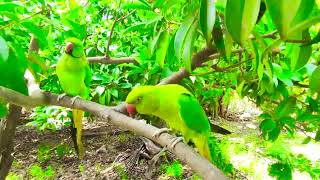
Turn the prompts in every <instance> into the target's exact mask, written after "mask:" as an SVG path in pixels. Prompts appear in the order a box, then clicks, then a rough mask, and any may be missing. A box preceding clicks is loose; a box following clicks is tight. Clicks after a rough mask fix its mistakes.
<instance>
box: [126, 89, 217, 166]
mask: <svg viewBox="0 0 320 180" xmlns="http://www.w3.org/2000/svg"><path fill="white" fill-rule="evenodd" d="M126 103H127V111H128V113H129V115H133V114H135V113H136V112H138V113H141V114H149V115H154V116H157V117H159V118H161V119H163V120H164V121H165V122H166V124H167V125H168V126H169V128H171V129H172V130H175V131H179V132H180V133H181V134H182V135H183V137H184V139H185V140H186V142H188V141H189V140H192V141H193V143H194V144H195V146H196V147H197V149H198V150H199V153H200V154H201V155H202V156H204V157H205V158H206V159H208V160H209V161H210V162H211V161H212V158H211V154H210V149H209V137H210V133H211V128H210V124H209V121H208V118H207V116H206V114H205V112H204V110H203V109H202V107H201V105H200V103H199V102H198V100H197V99H196V98H195V97H194V96H193V95H192V94H191V93H190V92H189V91H188V90H187V89H185V88H184V87H182V86H180V85H176V84H168V85H160V86H139V87H137V88H134V89H133V90H132V91H131V92H130V93H129V94H128V96H127V98H126ZM167 130H168V129H166V128H163V129H160V130H159V131H158V132H156V133H155V134H154V136H159V135H160V134H161V133H163V132H165V131H167ZM179 141H181V138H178V139H175V140H174V141H173V142H171V145H170V146H171V148H173V147H174V146H175V144H176V143H177V142H179Z"/></svg>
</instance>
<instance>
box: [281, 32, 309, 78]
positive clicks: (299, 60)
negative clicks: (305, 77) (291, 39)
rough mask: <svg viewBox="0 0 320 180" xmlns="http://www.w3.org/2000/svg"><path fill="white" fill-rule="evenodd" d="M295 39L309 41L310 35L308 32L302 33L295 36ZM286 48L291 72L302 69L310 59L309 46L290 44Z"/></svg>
mask: <svg viewBox="0 0 320 180" xmlns="http://www.w3.org/2000/svg"><path fill="white" fill-rule="evenodd" d="M295 37H296V38H298V37H299V38H298V39H300V38H302V39H305V40H307V39H310V35H309V32H308V30H305V31H303V33H302V35H296V36H295ZM287 48H288V51H289V52H288V53H287V54H288V56H289V58H290V63H291V64H290V65H291V70H292V72H294V71H295V70H298V69H300V68H302V67H303V66H304V65H306V64H307V62H308V60H309V59H310V57H311V53H312V47H311V46H300V45H299V44H296V43H292V44H288V45H287Z"/></svg>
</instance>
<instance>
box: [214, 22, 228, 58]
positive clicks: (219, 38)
mask: <svg viewBox="0 0 320 180" xmlns="http://www.w3.org/2000/svg"><path fill="white" fill-rule="evenodd" d="M212 34H213V41H214V44H215V45H216V48H217V49H218V51H219V53H220V54H221V55H222V56H223V57H224V58H225V59H226V58H227V57H226V47H225V45H224V39H223V31H222V28H221V23H220V18H216V22H215V25H214V27H213V30H212ZM231 46H232V41H231ZM228 48H229V47H228ZM228 50H230V51H231V49H228ZM228 53H229V52H228ZM230 53H231V52H230ZM229 57H230V56H229Z"/></svg>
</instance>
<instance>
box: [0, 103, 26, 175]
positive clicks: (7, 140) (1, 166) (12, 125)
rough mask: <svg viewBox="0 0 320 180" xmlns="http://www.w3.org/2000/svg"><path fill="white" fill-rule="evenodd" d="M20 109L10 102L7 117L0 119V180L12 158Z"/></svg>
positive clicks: (9, 165) (5, 173)
mask: <svg viewBox="0 0 320 180" xmlns="http://www.w3.org/2000/svg"><path fill="white" fill-rule="evenodd" d="M21 109H22V108H21V107H19V106H16V105H13V104H10V107H9V114H8V116H7V118H6V119H3V120H1V121H0V180H3V179H5V178H6V176H7V175H8V173H9V170H10V168H11V165H12V162H13V159H14V158H13V156H12V152H13V147H14V142H13V140H14V136H15V130H16V126H17V124H18V121H19V118H20V115H21Z"/></svg>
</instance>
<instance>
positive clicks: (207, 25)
mask: <svg viewBox="0 0 320 180" xmlns="http://www.w3.org/2000/svg"><path fill="white" fill-rule="evenodd" d="M215 18H216V10H215V5H214V0H201V6H200V26H201V30H202V33H203V35H204V37H205V39H206V41H207V44H210V43H211V38H212V29H213V26H214V24H215Z"/></svg>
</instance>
